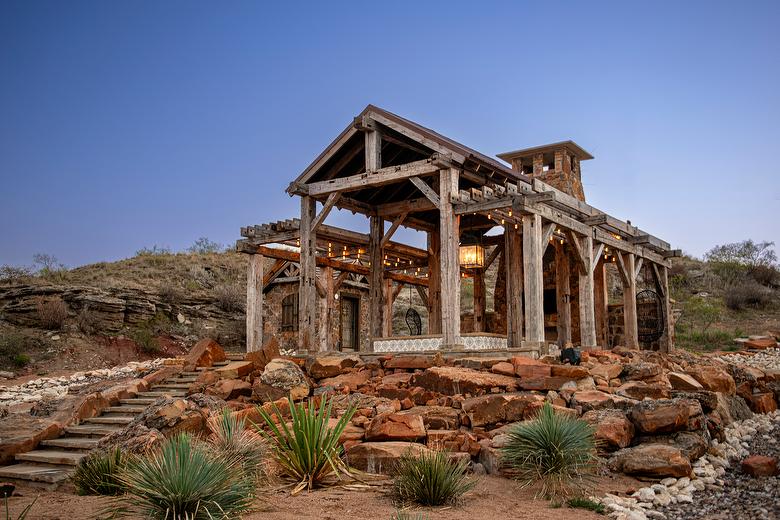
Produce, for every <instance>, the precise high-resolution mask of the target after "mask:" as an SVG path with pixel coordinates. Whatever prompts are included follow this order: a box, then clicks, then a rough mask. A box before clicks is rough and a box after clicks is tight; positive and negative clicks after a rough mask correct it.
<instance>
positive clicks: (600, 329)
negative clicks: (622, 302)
mask: <svg viewBox="0 0 780 520" xmlns="http://www.w3.org/2000/svg"><path fill="white" fill-rule="evenodd" d="M607 291H608V287H607V269H606V266H605V265H604V259H603V258H602V257H601V255H599V259H598V260H597V263H596V269H595V271H594V272H593V293H594V298H595V305H596V308H595V316H596V341H597V342H598V344H599V346H601V348H606V347H607V331H608V323H607V321H608V319H609V316H608V314H609V313H608V309H607V305H608V304H609V296H608V294H607Z"/></svg>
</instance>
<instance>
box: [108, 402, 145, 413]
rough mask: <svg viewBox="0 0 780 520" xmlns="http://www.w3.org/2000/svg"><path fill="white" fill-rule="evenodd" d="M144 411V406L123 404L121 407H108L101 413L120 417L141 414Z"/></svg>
mask: <svg viewBox="0 0 780 520" xmlns="http://www.w3.org/2000/svg"><path fill="white" fill-rule="evenodd" d="M144 410H146V406H145V405H142V404H141V405H135V404H123V405H122V406H109V407H108V408H106V409H105V410H103V413H104V414H106V413H118V414H122V415H133V414H136V413H141V412H143V411H144Z"/></svg>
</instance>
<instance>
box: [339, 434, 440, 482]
mask: <svg viewBox="0 0 780 520" xmlns="http://www.w3.org/2000/svg"><path fill="white" fill-rule="evenodd" d="M429 451H430V450H429V449H428V448H426V447H425V446H424V445H423V444H417V443H414V442H400V441H395V442H361V443H359V444H355V445H353V446H350V448H349V449H348V450H347V454H346V459H347V464H349V465H350V466H351V467H353V468H355V469H359V470H362V471H366V472H368V473H379V474H389V473H391V472H392V471H393V467H394V466H395V464H396V463H397V462H398V459H400V458H401V455H403V454H406V453H409V454H412V455H419V454H421V453H427V452H429Z"/></svg>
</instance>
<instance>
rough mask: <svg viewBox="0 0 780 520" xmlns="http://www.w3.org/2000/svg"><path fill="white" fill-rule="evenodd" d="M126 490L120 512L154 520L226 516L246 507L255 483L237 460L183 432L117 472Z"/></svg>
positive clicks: (233, 515) (118, 510)
mask: <svg viewBox="0 0 780 520" xmlns="http://www.w3.org/2000/svg"><path fill="white" fill-rule="evenodd" d="M121 480H122V483H123V484H124V486H125V487H126V489H127V495H126V496H125V497H124V499H123V500H122V504H123V507H120V508H118V509H116V511H117V512H118V513H119V515H120V516H124V515H127V516H134V517H137V516H140V517H142V518H148V519H154V520H201V519H204V520H205V519H208V520H215V519H220V520H227V519H229V518H236V517H237V516H238V515H239V514H240V513H242V512H244V511H246V510H247V509H249V507H250V505H251V502H252V499H253V498H254V494H253V490H254V483H253V481H252V479H250V478H248V477H247V476H246V474H245V473H244V471H243V469H242V467H241V461H240V460H238V458H236V457H229V456H225V455H223V454H220V453H217V452H215V451H213V450H212V449H211V448H210V447H209V446H208V445H206V444H204V443H198V442H196V441H193V439H192V438H191V437H190V435H188V434H180V435H177V436H175V437H172V438H171V439H168V440H166V441H165V442H164V443H163V444H162V445H161V446H160V448H158V449H157V450H156V451H154V452H151V453H149V454H147V455H146V456H144V457H141V458H139V459H138V461H136V462H134V463H133V464H131V465H130V466H128V468H127V470H126V471H125V472H124V473H123V474H122V476H121Z"/></svg>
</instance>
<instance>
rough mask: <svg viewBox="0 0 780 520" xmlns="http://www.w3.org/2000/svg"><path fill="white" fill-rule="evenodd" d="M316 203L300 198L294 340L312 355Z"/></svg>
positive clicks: (315, 305)
mask: <svg viewBox="0 0 780 520" xmlns="http://www.w3.org/2000/svg"><path fill="white" fill-rule="evenodd" d="M315 209H316V202H315V200H314V199H313V198H311V197H301V222H300V231H301V252H300V261H299V264H300V269H301V274H300V283H299V286H298V321H299V323H298V336H299V338H298V340H299V344H300V346H301V350H302V351H304V352H313V351H314V350H316V348H317V342H316V341H315V335H316V330H315V324H316V318H317V316H316V315H317V287H316V284H315V280H316V278H317V272H316V266H317V264H316V257H317V249H316V247H317V234H316V232H314V231H312V221H313V220H314V211H315Z"/></svg>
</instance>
